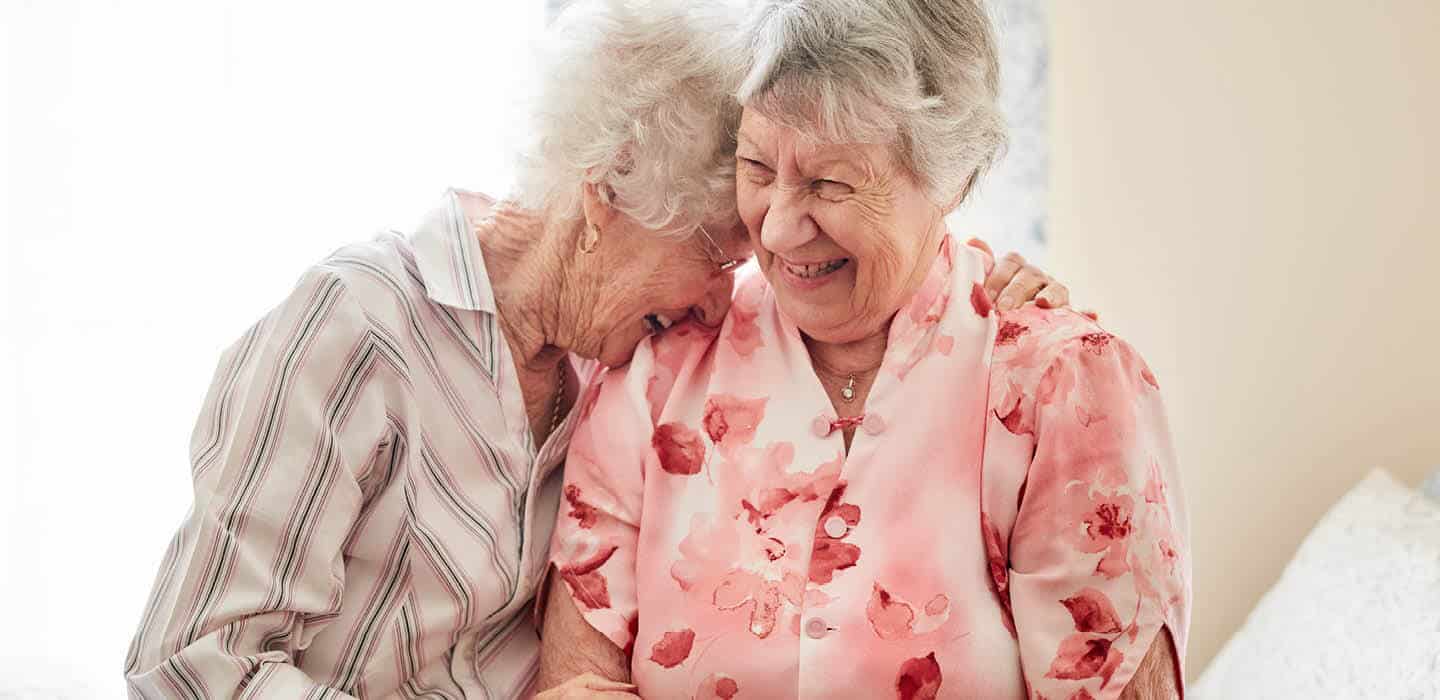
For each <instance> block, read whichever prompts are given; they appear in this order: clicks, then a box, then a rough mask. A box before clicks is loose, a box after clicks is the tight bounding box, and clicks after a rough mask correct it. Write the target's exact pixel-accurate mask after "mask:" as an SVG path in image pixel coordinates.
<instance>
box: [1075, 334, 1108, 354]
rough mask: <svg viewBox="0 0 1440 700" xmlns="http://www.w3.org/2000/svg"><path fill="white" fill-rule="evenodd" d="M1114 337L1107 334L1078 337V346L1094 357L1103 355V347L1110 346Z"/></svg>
mask: <svg viewBox="0 0 1440 700" xmlns="http://www.w3.org/2000/svg"><path fill="white" fill-rule="evenodd" d="M1114 337H1115V336H1113V335H1110V334H1109V333H1103V332H1102V333H1089V334H1086V335H1083V336H1081V337H1080V344H1081V345H1083V346H1084V348H1085V349H1086V350H1088V351H1089V352H1091V353H1094V354H1096V355H1101V354H1104V352H1105V347H1106V346H1107V345H1109V344H1110V341H1111V339H1113V338H1114Z"/></svg>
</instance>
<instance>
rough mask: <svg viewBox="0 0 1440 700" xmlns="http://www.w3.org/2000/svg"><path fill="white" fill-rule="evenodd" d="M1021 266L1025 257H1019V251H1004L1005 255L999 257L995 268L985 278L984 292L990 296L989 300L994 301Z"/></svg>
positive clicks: (1023, 265)
mask: <svg viewBox="0 0 1440 700" xmlns="http://www.w3.org/2000/svg"><path fill="white" fill-rule="evenodd" d="M1023 267H1025V258H1022V257H1020V254H1019V253H1006V254H1005V257H1003V258H1000V262H999V263H997V264H996V265H995V269H994V270H991V271H990V276H989V277H986V278H985V294H986V295H987V296H989V297H990V301H995V300H996V299H998V298H999V297H1000V290H1002V289H1004V288H1005V286H1006V285H1008V284H1010V280H1011V279H1013V278H1014V277H1015V275H1016V273H1018V272H1020V270H1021V268H1023Z"/></svg>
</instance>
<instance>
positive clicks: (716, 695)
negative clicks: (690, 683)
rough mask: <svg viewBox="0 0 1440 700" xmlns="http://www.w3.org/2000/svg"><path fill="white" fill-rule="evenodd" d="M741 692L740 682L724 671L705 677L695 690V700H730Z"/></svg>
mask: <svg viewBox="0 0 1440 700" xmlns="http://www.w3.org/2000/svg"><path fill="white" fill-rule="evenodd" d="M738 692H740V684H738V683H736V682H735V679H734V678H731V677H729V676H727V675H725V674H722V673H713V674H711V675H709V676H707V677H706V678H705V681H704V682H702V683H701V684H700V687H699V688H698V689H697V690H696V691H695V700H730V698H733V697H735V694H736V693H738Z"/></svg>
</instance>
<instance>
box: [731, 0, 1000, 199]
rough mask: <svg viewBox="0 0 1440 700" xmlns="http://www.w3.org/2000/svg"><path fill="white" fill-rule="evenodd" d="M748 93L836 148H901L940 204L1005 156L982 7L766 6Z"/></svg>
mask: <svg viewBox="0 0 1440 700" xmlns="http://www.w3.org/2000/svg"><path fill="white" fill-rule="evenodd" d="M747 33H748V34H749V35H750V37H751V38H750V41H751V45H750V50H751V51H752V52H753V57H752V59H751V62H750V66H749V72H748V74H747V75H746V76H744V78H743V80H742V82H741V85H740V89H739V92H738V96H739V98H740V101H741V102H742V103H743V104H745V105H747V106H750V107H753V108H755V109H758V110H760V111H761V112H763V113H764V114H765V115H766V116H768V117H770V118H773V119H776V120H778V121H780V122H782V123H784V124H786V125H787V126H791V127H794V128H797V129H799V130H801V131H803V132H805V133H806V134H807V135H808V136H810V137H812V138H816V139H817V140H821V141H826V142H831V143H846V142H850V143H892V144H894V145H895V146H896V147H897V148H898V151H899V154H900V156H901V160H902V161H903V163H904V165H905V166H907V167H908V168H909V170H910V172H911V173H912V174H913V175H914V176H915V177H916V179H917V180H918V181H919V182H920V183H921V185H922V186H924V187H925V188H926V190H927V192H928V194H929V195H930V197H931V199H932V200H934V201H936V202H937V203H950V202H958V201H959V200H960V199H963V198H964V196H966V195H967V194H968V193H969V192H970V191H971V189H972V188H973V187H974V185H975V183H976V181H978V179H979V178H980V176H981V175H983V174H984V172H985V171H986V170H987V169H988V168H989V167H990V165H991V164H992V163H993V162H994V161H995V160H996V159H997V158H999V156H1000V155H1001V154H1002V153H1003V151H1004V149H1005V141H1006V136H1005V120H1004V118H1003V117H1002V116H1001V113H1000V105H999V92H1000V65H999V57H998V52H997V49H996V45H995V35H994V30H993V28H992V27H991V24H990V18H989V16H988V15H987V14H986V12H985V8H984V7H983V6H982V5H981V1H980V0H763V1H762V2H760V4H759V6H758V7H757V9H756V10H755V11H754V12H753V13H752V15H751V19H750V21H749V23H748V27H747Z"/></svg>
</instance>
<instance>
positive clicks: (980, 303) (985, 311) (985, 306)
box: [970, 282, 994, 318]
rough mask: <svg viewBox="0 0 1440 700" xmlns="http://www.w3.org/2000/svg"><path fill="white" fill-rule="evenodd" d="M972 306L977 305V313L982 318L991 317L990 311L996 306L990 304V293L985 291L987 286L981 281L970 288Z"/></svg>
mask: <svg viewBox="0 0 1440 700" xmlns="http://www.w3.org/2000/svg"><path fill="white" fill-rule="evenodd" d="M970 306H973V307H975V313H976V314H979V316H980V318H989V317H990V311H991V310H992V309H993V308H994V307H993V306H991V304H990V295H989V294H986V293H985V288H984V287H981V286H980V283H979V282H976V283H975V286H974V287H972V288H971V289H970Z"/></svg>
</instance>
